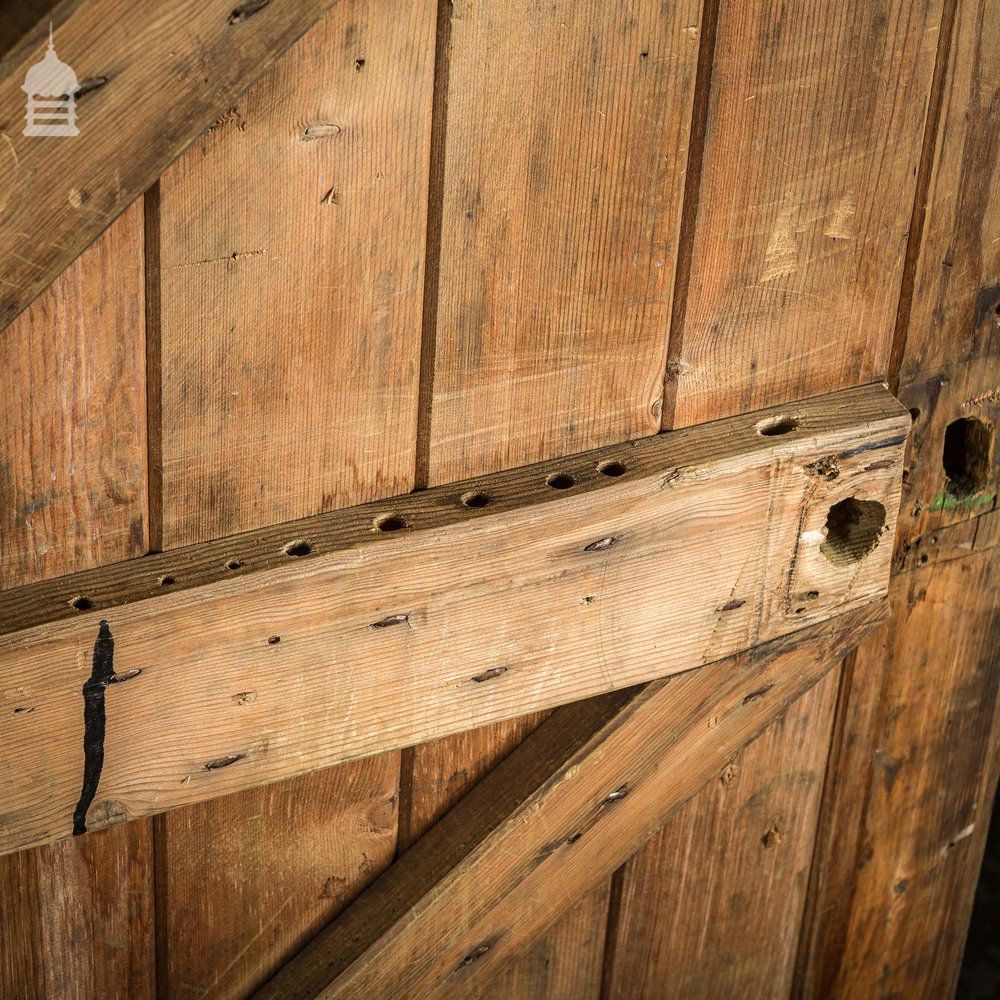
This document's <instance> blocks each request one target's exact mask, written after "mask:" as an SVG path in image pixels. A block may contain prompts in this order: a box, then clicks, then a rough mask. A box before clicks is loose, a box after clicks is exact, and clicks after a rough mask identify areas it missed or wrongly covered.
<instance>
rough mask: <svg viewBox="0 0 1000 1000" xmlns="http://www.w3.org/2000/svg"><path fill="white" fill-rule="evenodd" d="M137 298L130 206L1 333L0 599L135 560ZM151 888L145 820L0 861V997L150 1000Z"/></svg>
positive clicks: (9, 762)
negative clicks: (12, 591) (0, 593)
mask: <svg viewBox="0 0 1000 1000" xmlns="http://www.w3.org/2000/svg"><path fill="white" fill-rule="evenodd" d="M142 292H143V282H142V214H141V212H139V211H137V210H135V209H132V210H130V211H128V212H126V214H125V215H124V216H123V217H122V218H121V219H120V220H119V221H118V222H117V223H116V224H115V225H114V226H113V227H112V228H111V229H110V230H109V231H108V232H107V233H106V234H105V235H104V236H102V237H101V239H100V240H98V242H97V243H96V244H95V245H94V246H93V247H92V248H91V249H90V250H89V251H87V253H85V254H84V255H83V256H82V257H81V258H80V259H79V260H78V261H76V263H74V264H73V265H72V267H70V268H69V269H68V270H67V271H66V273H65V274H63V275H62V276H61V277H60V278H59V279H58V280H57V281H56V282H55V284H54V285H53V286H52V287H51V288H50V289H49V290H48V291H47V292H46V293H45V294H44V295H43V296H41V297H40V298H39V299H38V300H37V301H36V302H35V303H34V305H33V306H32V307H31V308H30V309H29V310H28V311H27V312H26V313H24V314H23V315H22V316H20V317H19V318H18V319H17V320H16V321H15V322H14V323H13V324H12V325H11V326H10V327H9V328H8V329H7V330H6V331H4V333H3V334H2V336H0V393H2V396H3V399H4V405H3V407H2V408H0V587H3V588H4V589H5V590H6V589H9V588H11V587H15V586H17V585H19V584H28V583H31V582H34V581H38V580H43V579H47V578H52V577H58V576H60V575H62V574H65V573H70V572H73V571H75V570H82V569H85V568H87V567H88V566H96V565H99V564H101V563H105V562H109V561H116V560H120V559H125V558H128V557H130V556H136V555H140V554H141V553H142V552H143V545H144V537H145V531H146V493H145V474H144V473H145V461H146V453H145V444H144V435H145V414H144V374H145V373H144V363H143V348H144V344H143V339H144V338H143V329H142V323H141V317H142V306H141V303H142ZM0 686H2V688H3V689H4V690H11V689H12V688H14V689H16V687H17V685H12V684H9V683H8V681H7V678H6V677H4V679H3V681H2V682H0ZM12 693H13V692H12ZM78 707H79V708H80V709H81V710H80V711H79V712H77V713H75V714H76V715H77V716H78V719H82V702H81V704H80V705H79V706H78ZM11 721H13V722H15V723H16V721H17V719H16V718H11V717H10V716H9V714H7V713H5V714H4V716H3V726H5V727H6V726H7V725H9V723H10V722H11ZM77 721H78V720H74V723H76V722H77ZM0 761H2V764H0V770H2V772H3V773H4V774H6V773H7V772H8V770H11V769H14V768H15V767H16V764H15V762H14V760H13V759H12V758H10V757H8V756H7V755H6V754H2V755H0ZM0 781H2V779H0ZM77 791H78V792H79V789H77ZM151 882H152V851H151V843H150V830H149V824H148V823H137V824H133V825H132V826H131V827H128V828H119V829H116V830H108V831H106V832H104V833H102V834H100V835H98V836H95V837H93V838H89V840H88V842H87V843H82V842H80V841H79V840H76V841H72V842H66V843H63V844H58V845H55V846H52V847H46V848H40V849H36V850H32V851H25V852H22V853H20V854H16V855H12V856H10V857H4V858H2V859H0V996H3V997H17V1000H49V998H51V997H56V996H73V997H116V996H122V997H124V996H128V997H135V998H137V1000H142V998H144V997H149V996H151V995H152V994H151V988H152V977H153V951H154V949H153V936H152V934H153V927H152V918H153V909H152V896H151V892H150V889H151Z"/></svg>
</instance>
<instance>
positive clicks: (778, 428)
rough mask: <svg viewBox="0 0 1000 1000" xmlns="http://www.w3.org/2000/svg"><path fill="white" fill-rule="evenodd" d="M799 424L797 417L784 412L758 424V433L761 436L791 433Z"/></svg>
mask: <svg viewBox="0 0 1000 1000" xmlns="http://www.w3.org/2000/svg"><path fill="white" fill-rule="evenodd" d="M798 426H799V422H798V421H797V420H796V419H795V417H789V416H788V415H787V414H784V413H782V414H781V415H780V416H777V417H768V418H767V419H766V420H762V421H761V422H760V423H759V424H757V433H758V434H760V435H761V437H777V436H778V435H779V434H789V433H791V432H792V431H794V430H795V429H796V428H797V427H798Z"/></svg>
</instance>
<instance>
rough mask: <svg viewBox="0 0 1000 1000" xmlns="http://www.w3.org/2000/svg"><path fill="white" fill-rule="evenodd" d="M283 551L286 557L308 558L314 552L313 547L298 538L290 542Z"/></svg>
mask: <svg viewBox="0 0 1000 1000" xmlns="http://www.w3.org/2000/svg"><path fill="white" fill-rule="evenodd" d="M281 551H282V552H284V553H285V555H286V556H307V555H309V553H310V552H312V546H311V545H310V544H309V543H308V542H307V541H306V540H305V539H304V538H297V539H296V540H295V541H294V542H289V543H288V544H287V545H286V546H285V547H284V548H283V549H282V550H281Z"/></svg>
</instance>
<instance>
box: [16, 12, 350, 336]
mask: <svg viewBox="0 0 1000 1000" xmlns="http://www.w3.org/2000/svg"><path fill="white" fill-rule="evenodd" d="M332 2H333V0H302V2H299V3H296V4H283V3H273V4H261V3H255V2H248V3H244V4H240V3H236V4H234V3H233V0H204V2H202V0H197V2H196V0H185V2H181V3H173V4H170V5H169V6H167V7H164V8H162V9H160V10H158V11H157V13H156V16H155V17H152V16H150V13H149V11H148V10H147V9H146V8H145V7H144V6H143V5H140V4H122V3H120V2H118V0H66V2H64V3H61V4H58V5H56V6H55V9H54V10H53V9H51V8H52V6H53V5H52V4H48V3H46V4H42V5H40V6H39V9H38V11H37V16H38V21H37V22H36V24H35V28H34V30H33V31H29V32H27V33H23V23H24V19H23V17H22V16H21V15H17V24H18V27H17V29H16V30H15V31H13V32H12V33H11V34H12V36H14V37H18V38H19V41H18V42H17V43H16V44H15V45H14V48H13V49H12V50H10V51H8V52H4V53H3V59H2V61H0V135H2V136H3V142H2V143H0V170H2V172H3V175H4V177H5V181H6V182H5V184H4V186H3V188H2V189H0V329H2V328H3V327H5V326H7V325H8V324H9V323H10V322H11V321H12V320H13V319H14V317H16V316H17V315H18V314H19V313H20V312H21V311H22V310H23V309H24V308H25V307H26V306H27V305H28V304H29V303H30V302H31V301H32V300H33V299H34V298H35V297H36V296H37V295H38V294H39V293H40V292H41V291H43V290H44V289H45V288H47V287H48V286H49V285H50V284H51V283H52V281H53V280H54V279H55V278H56V277H57V276H58V275H59V274H60V273H61V272H62V271H63V270H64V269H65V268H66V267H67V266H68V265H69V264H70V263H72V261H73V260H74V259H75V258H76V257H77V256H79V254H80V253H81V252H82V251H83V250H84V249H85V248H86V247H87V246H88V245H89V244H90V243H91V242H93V240H94V239H95V238H96V237H97V236H98V235H99V234H100V233H101V232H103V230H104V229H106V228H107V226H108V225H110V223H111V222H112V221H113V220H114V219H115V218H116V217H117V216H118V215H120V214H121V212H123V211H124V210H125V208H127V207H128V206H129V205H130V204H131V203H132V202H133V201H134V200H135V199H136V198H137V197H138V196H139V195H141V194H142V193H143V191H145V190H146V188H147V187H149V185H150V184H152V183H153V182H154V181H155V180H156V178H157V177H158V176H159V175H160V173H161V172H162V171H163V170H164V169H165V168H166V167H167V165H168V164H169V163H170V162H171V161H172V160H173V159H174V158H175V157H176V156H178V154H180V153H181V151H182V150H183V149H184V148H185V147H186V146H187V145H188V143H190V142H191V141H192V140H193V139H195V138H196V137H197V136H198V135H199V134H200V133H201V132H202V131H203V130H204V129H205V128H206V127H207V126H208V125H209V124H210V123H211V121H212V119H213V117H215V116H216V115H218V114H219V112H220V111H221V110H223V109H224V108H226V107H227V106H228V105H229V104H231V103H232V101H233V99H234V98H235V97H236V96H237V95H239V94H240V93H241V92H242V91H243V90H244V89H246V87H247V86H248V85H249V84H250V83H251V82H252V81H253V80H254V79H256V77H258V76H259V75H260V74H261V73H263V72H264V71H265V70H266V69H267V68H268V67H269V66H270V65H271V63H272V62H273V61H274V60H275V59H276V58H277V57H278V56H279V55H280V54H281V52H282V51H284V50H285V49H286V48H287V47H288V46H289V45H291V43H292V42H294V41H295V39H296V38H298V37H299V36H300V35H301V34H302V33H303V32H304V31H305V30H306V29H307V28H308V27H309V26H310V25H311V24H312V23H313V22H314V21H315V20H316V19H317V18H318V17H320V15H322V14H323V13H324V11H326V10H327V9H329V7H330V6H331V4H332ZM241 11H242V12H243V13H242V14H241V13H240V12H241ZM50 17H51V19H52V22H53V27H54V29H55V41H56V49H57V52H58V55H59V58H60V59H61V60H62V61H63V62H64V63H67V64H69V65H70V66H71V67H73V69H74V70H75V72H76V76H77V80H78V81H81V82H82V81H84V80H91V81H93V80H96V79H98V78H104V79H105V80H106V81H107V82H105V83H104V84H102V85H100V86H98V87H96V88H94V89H91V90H89V92H87V93H84V94H81V96H80V98H79V101H78V104H77V112H78V114H77V125H78V127H79V129H80V134H79V135H77V136H75V137H72V138H71V139H65V141H60V142H50V141H46V138H47V137H44V136H42V137H39V136H25V135H23V134H22V130H23V128H24V121H25V118H24V116H25V94H24V91H22V89H21V87H22V84H23V83H24V81H25V75H26V73H27V71H28V69H29V68H30V67H31V66H33V65H35V64H36V63H37V62H39V61H40V60H41V58H42V56H43V55H44V52H45V45H46V41H47V35H48V22H49V18H50Z"/></svg>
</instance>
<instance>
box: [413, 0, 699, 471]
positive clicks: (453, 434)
mask: <svg viewBox="0 0 1000 1000" xmlns="http://www.w3.org/2000/svg"><path fill="white" fill-rule="evenodd" d="M700 6H701V5H700V0H681V2H678V3H674V4H669V5H663V4H659V3H652V2H648V0H628V2H620V3H597V2H593V0H591V2H587V3H569V2H567V0H560V2H557V3H552V4H547V5H542V4H534V3H530V2H528V0H518V2H515V3H509V4H504V5H503V6H500V7H497V6H494V5H485V4H473V3H470V2H468V0H459V2H457V3H455V4H453V5H452V15H451V25H450V53H451V58H450V66H449V70H448V73H449V87H448V94H447V108H448V117H447V126H446V135H445V151H444V176H443V190H442V222H441V232H442V240H441V260H440V281H439V285H438V296H439V300H438V313H437V315H438V326H437V329H438V333H437V350H436V357H435V369H434V393H433V400H432V406H431V433H430V442H429V443H430V461H429V469H430V472H429V478H430V482H431V484H436V483H441V482H447V481H451V480H456V479H460V478H462V477H463V476H466V475H477V474H480V473H484V472H493V471H496V470H497V469H501V468H509V467H512V466H517V465H523V464H525V463H527V462H534V461H540V460H542V459H545V458H553V457H556V456H558V455H561V454H567V453H571V452H574V451H580V450H582V449H586V448H591V447H597V446H599V445H602V444H609V443H612V442H615V441H621V440H625V439H629V438H635V437H641V436H644V435H647V434H652V433H655V432H656V430H657V429H658V427H659V415H660V397H661V392H662V387H661V380H662V375H663V368H664V363H665V349H666V344H665V334H666V328H667V324H668V321H669V312H670V301H671V294H672V285H673V272H674V262H675V254H676V244H677V230H678V226H679V214H680V211H679V210H680V203H681V198H682V184H683V172H684V167H685V163H686V148H685V147H686V143H687V136H688V128H689V123H690V112H691V97H692V88H693V82H694V69H695V62H696V58H697V49H698V30H699V17H700Z"/></svg>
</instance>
